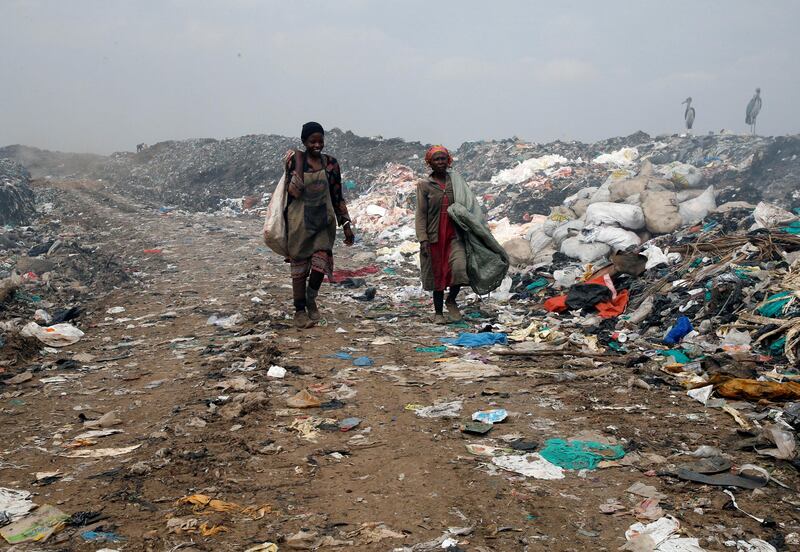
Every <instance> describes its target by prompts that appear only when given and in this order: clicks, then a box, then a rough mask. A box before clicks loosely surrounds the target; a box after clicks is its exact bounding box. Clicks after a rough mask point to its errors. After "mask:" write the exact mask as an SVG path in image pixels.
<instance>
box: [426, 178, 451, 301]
mask: <svg viewBox="0 0 800 552" xmlns="http://www.w3.org/2000/svg"><path fill="white" fill-rule="evenodd" d="M439 187H440V188H441V189H442V191H445V189H446V188H447V185H446V184H439ZM449 205H450V201H449V200H448V199H447V194H446V193H445V194H443V195H442V209H441V211H440V213H439V240H438V241H437V242H436V243H432V244H431V265H432V266H433V285H434V290H436V291H444V290H445V288H447V287H450V284H452V282H453V273H452V271H451V270H450V246H451V245H452V243H453V240H454V239H455V237H456V229H455V227H454V226H453V222H452V221H451V220H450V217H449V216H448V214H447V207H449Z"/></svg>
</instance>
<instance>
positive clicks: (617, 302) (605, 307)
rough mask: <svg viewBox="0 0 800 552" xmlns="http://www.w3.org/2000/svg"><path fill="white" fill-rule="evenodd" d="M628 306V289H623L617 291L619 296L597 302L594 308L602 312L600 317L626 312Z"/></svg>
mask: <svg viewBox="0 0 800 552" xmlns="http://www.w3.org/2000/svg"><path fill="white" fill-rule="evenodd" d="M627 306H628V290H627V289H623V290H622V291H620V292H619V293H617V297H616V298H615V299H612V300H611V301H606V302H604V303H597V304H596V305H595V306H594V308H596V309H597V312H598V313H599V314H600V318H614V317H615V316H619V315H620V314H622V313H623V312H625V308H626V307H627Z"/></svg>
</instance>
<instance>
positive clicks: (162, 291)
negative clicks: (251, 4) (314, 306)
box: [0, 186, 800, 551]
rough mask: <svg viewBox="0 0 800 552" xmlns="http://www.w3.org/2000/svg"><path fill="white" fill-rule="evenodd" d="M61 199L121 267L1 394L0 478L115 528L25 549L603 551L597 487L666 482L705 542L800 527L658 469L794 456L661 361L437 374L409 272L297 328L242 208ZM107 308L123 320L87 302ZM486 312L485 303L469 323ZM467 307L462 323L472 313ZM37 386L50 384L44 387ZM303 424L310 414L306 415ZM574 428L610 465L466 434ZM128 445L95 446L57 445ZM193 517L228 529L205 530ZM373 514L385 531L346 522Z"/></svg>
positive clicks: (620, 495) (777, 499)
mask: <svg viewBox="0 0 800 552" xmlns="http://www.w3.org/2000/svg"><path fill="white" fill-rule="evenodd" d="M69 193H70V194H72V196H73V197H74V199H75V202H76V205H79V206H80V207H79V209H78V208H76V212H75V213H74V214H73V215H71V216H70V217H67V220H69V222H71V223H72V224H78V225H80V227H81V228H82V229H83V231H84V236H83V237H84V239H85V240H86V241H91V242H93V243H94V245H96V246H97V247H99V248H100V250H102V251H104V252H107V253H113V254H115V255H116V256H117V257H118V258H120V259H121V260H122V262H123V264H124V265H125V266H126V267H127V268H128V269H129V271H130V273H131V274H132V276H133V277H134V280H135V283H132V284H130V285H128V286H125V287H123V288H120V289H118V290H117V291H114V292H113V293H111V294H109V295H107V296H105V297H104V298H103V299H102V300H101V301H99V302H97V303H96V304H92V305H86V307H87V310H88V312H87V314H86V318H85V319H84V320H85V321H86V320H88V321H89V324H88V325H87V324H86V323H85V322H84V326H83V329H84V330H85V332H86V336H85V337H84V338H83V340H82V341H81V342H80V343H78V344H76V345H74V346H72V347H69V348H68V349H66V350H61V351H60V352H58V353H55V354H53V353H47V354H45V355H44V356H43V357H39V358H37V359H34V361H33V362H32V364H31V366H32V367H34V368H36V367H37V366H45V369H43V370H40V371H36V372H34V376H35V377H34V379H33V380H31V381H29V382H27V383H24V384H22V385H20V386H18V387H16V388H15V389H13V390H12V389H8V388H6V389H3V388H0V397H2V402H0V416H1V418H0V419H2V434H3V440H2V441H3V443H2V446H1V447H0V486H5V487H11V488H15V489H26V490H30V491H32V492H35V493H36V496H35V497H34V501H35V502H36V503H38V504H52V505H56V506H58V507H59V508H60V509H62V510H63V511H65V512H67V513H70V514H72V513H74V512H78V511H97V512H102V513H103V515H104V516H107V517H106V519H105V520H103V521H101V522H99V525H98V526H96V527H95V528H96V529H97V530H103V531H114V532H116V533H117V534H119V535H121V536H122V537H124V538H125V541H124V542H120V543H103V544H100V543H87V542H85V539H84V538H83V537H82V536H81V535H80V533H81V532H82V531H84V530H86V528H82V529H80V530H76V529H73V528H69V529H68V530H66V531H62V532H61V533H58V534H56V535H55V536H54V537H52V538H51V539H50V540H48V542H47V543H46V544H44V545H39V546H37V547H35V548H29V549H31V550H32V549H39V550H41V549H46V550H97V549H100V548H103V547H106V548H111V549H117V550H125V551H139V550H152V551H166V550H178V549H180V550H205V551H220V550H226V551H227V550H236V551H243V550H246V549H247V548H249V547H251V546H254V545H256V544H259V543H263V542H267V541H271V542H276V543H279V546H280V549H281V550H284V549H292V548H299V547H302V546H303V541H302V539H296V540H294V541H292V542H290V543H286V542H284V539H285V538H287V537H289V536H291V535H297V534H298V533H299V532H301V531H306V532H308V533H314V534H315V535H314V536H311V537H309V538H308V542H316V543H317V544H319V543H321V544H322V545H323V546H325V545H327V546H331V545H335V544H337V543H338V544H339V545H340V546H343V547H344V548H345V549H354V550H391V549H393V548H395V547H402V546H409V547H410V546H412V545H414V544H416V543H422V542H425V541H430V540H432V539H437V538H439V537H442V536H443V535H444V534H445V533H446V532H447V531H448V528H470V530H466V529H464V530H461V531H457V532H460V533H463V534H462V535H460V536H455V537H454V538H455V539H457V540H459V541H460V543H461V544H460V546H461V548H462V549H464V550H555V551H558V550H616V549H618V548H619V547H620V546H622V545H623V544H624V543H625V537H624V533H625V530H626V529H627V528H628V527H629V526H630V525H631V524H632V523H634V522H635V521H636V519H635V518H634V517H633V515H631V514H629V513H623V514H622V515H618V516H612V515H605V514H602V513H601V512H600V505H601V504H603V503H605V502H607V501H609V500H611V499H616V500H618V501H619V502H620V503H621V504H622V505H623V506H624V507H625V508H626V509H632V508H633V507H634V506H635V505H636V504H637V503H638V502H639V501H641V497H638V498H637V497H634V496H633V495H631V494H629V493H627V492H626V489H628V488H629V487H630V486H631V485H632V484H634V483H636V482H643V483H645V484H647V485H653V486H655V487H656V488H657V489H658V490H659V491H660V492H662V493H664V494H665V495H666V498H665V499H663V500H661V504H660V506H661V508H663V510H664V512H665V513H666V514H671V515H674V516H676V517H677V518H678V519H679V520H680V521H681V527H682V529H681V532H682V533H683V536H690V537H698V538H700V539H701V544H702V545H703V546H704V547H705V548H706V549H708V550H715V549H716V550H721V549H724V546H723V544H722V543H723V541H726V540H730V539H734V540H735V539H737V538H741V539H749V538H753V537H759V538H763V539H773V540H774V539H778V540H780V539H782V538H783V537H785V536H786V535H788V534H791V533H793V532H794V533H796V532H798V529H800V524H799V523H798V520H800V516H798V513H797V512H798V509H797V504H798V497H797V494H796V493H794V492H791V491H787V490H784V489H782V488H780V487H778V486H775V485H769V486H767V487H765V488H763V489H760V490H757V491H737V500H738V504H739V506H740V507H741V508H743V509H744V510H746V511H748V512H751V513H753V514H755V515H758V516H762V517H770V518H772V519H774V520H775V521H777V522H778V523H779V525H778V526H777V527H762V526H760V525H759V524H758V523H757V522H755V521H753V520H752V519H750V518H748V517H746V516H744V515H743V514H741V513H739V512H737V511H735V510H732V509H730V508H726V507H725V505H726V504H727V497H726V496H725V495H724V494H723V493H722V492H721V490H719V489H715V488H712V487H707V486H700V485H697V484H693V483H684V482H679V481H678V480H676V479H664V478H660V477H657V476H656V472H657V471H659V470H661V469H664V466H665V465H666V464H667V463H669V462H673V463H674V462H675V461H677V460H676V459H675V458H671V457H672V456H673V455H674V454H676V453H678V452H679V451H682V450H683V451H686V450H694V449H695V448H697V447H698V446H701V445H711V446H717V447H719V448H721V449H722V450H723V451H725V452H727V453H730V454H731V455H732V456H733V457H734V463H735V464H743V463H750V462H752V463H757V464H759V465H763V466H765V467H768V468H769V469H770V471H773V468H775V467H776V466H777V468H776V469H774V473H773V475H774V477H776V478H778V479H779V480H781V481H783V482H785V483H787V484H789V485H790V486H792V487H793V488H794V487H796V485H797V477H796V473H795V472H794V470H793V468H791V467H790V466H788V465H786V464H776V463H774V462H772V461H769V460H768V459H765V458H764V457H763V456H757V455H756V454H755V453H753V452H746V451H739V450H736V445H737V443H738V442H739V441H740V440H741V437H740V436H739V435H737V431H736V430H737V426H736V424H735V422H734V421H733V419H732V418H730V417H728V416H726V415H725V414H723V413H721V412H720V411H718V410H711V409H706V408H704V407H703V406H702V405H701V404H699V403H697V402H694V401H692V400H691V399H689V398H688V397H686V395H685V392H684V391H683V390H682V389H681V388H680V387H674V386H672V385H671V384H670V382H668V381H666V380H665V379H664V378H662V377H660V376H659V375H658V374H655V373H650V372H646V371H643V372H640V373H637V374H636V375H637V377H642V378H644V379H645V380H646V381H648V382H649V383H650V384H651V385H652V388H651V389H650V390H645V389H640V388H638V387H633V388H629V387H628V385H627V382H628V379H629V377H630V376H631V375H634V371H633V370H634V369H631V368H626V367H624V366H618V365H615V366H614V371H613V373H612V374H611V375H608V376H604V377H600V378H594V379H585V380H581V379H578V380H573V381H563V382H559V381H558V379H557V378H556V377H554V376H553V375H552V374H548V373H545V372H547V371H548V370H551V371H552V372H554V373H557V372H559V371H562V370H563V369H564V368H565V366H564V362H563V361H562V360H561V359H558V358H544V359H541V358H540V359H527V360H519V359H516V360H514V359H512V358H511V357H497V358H489V354H488V353H487V352H486V351H485V350H477V351H478V352H475V351H472V352H468V351H459V352H456V353H457V354H458V355H460V356H461V357H466V356H470V357H474V358H483V359H485V360H487V361H488V362H490V363H491V364H494V365H496V366H497V367H498V369H497V374H496V375H494V376H491V377H487V378H485V379H483V380H480V379H478V380H476V379H475V378H474V377H473V378H469V377H467V378H466V379H455V378H452V377H441V369H440V366H441V365H440V363H438V362H436V361H437V360H439V359H437V356H436V354H432V353H420V352H415V348H416V347H430V346H435V345H439V337H442V336H445V335H448V336H454V335H456V332H457V330H455V329H452V328H448V329H446V330H445V331H444V332H443V331H442V329H441V328H439V327H436V326H433V325H432V324H429V323H428V321H427V320H428V318H427V316H428V312H427V310H428V306H427V305H426V304H419V303H415V302H413V301H410V302H407V303H406V304H405V305H403V306H402V307H398V306H396V305H394V304H393V303H392V302H391V301H389V300H388V298H389V297H390V296H391V294H392V292H393V290H396V289H397V288H398V286H401V285H413V284H414V281H413V274H406V275H400V276H398V275H392V274H384V273H379V274H376V275H371V276H366V279H367V280H368V282H369V284H370V285H375V286H376V287H377V288H378V296H377V298H376V299H375V301H373V302H361V301H357V300H355V299H354V298H355V297H356V296H357V295H360V294H361V293H363V288H361V289H346V288H344V287H342V286H332V285H329V284H325V286H324V287H323V291H322V293H321V304H322V306H323V314H324V317H325V324H324V325H321V326H319V327H316V328H314V329H311V330H307V331H302V332H300V331H298V330H295V329H294V328H293V327H291V324H290V320H288V319H287V318H286V316H285V314H286V312H287V310H288V306H289V304H290V292H291V290H290V288H289V285H288V284H289V279H288V275H287V272H288V270H287V267H286V265H284V264H283V263H282V262H281V260H280V259H278V258H277V257H276V256H275V255H273V254H271V253H269V254H268V253H266V252H265V251H264V249H263V247H262V246H261V243H260V242H259V239H258V234H259V228H260V221H258V220H255V219H227V218H214V217H209V216H206V215H194V216H188V215H180V214H174V215H169V216H164V215H159V214H158V213H156V212H153V211H152V210H149V209H145V208H143V207H142V206H139V205H136V204H134V203H131V202H130V201H128V200H126V199H124V198H121V197H119V196H115V195H113V194H111V193H110V192H108V191H106V190H104V189H103V188H102V187H92V186H82V187H76V188H72V189H70V191H69ZM54 216H55V215H54ZM145 250H160V251H159V252H151V253H145ZM368 257H369V254H368V249H366V248H358V247H357V248H354V249H352V250H344V249H343V248H342V249H341V250H338V251H337V263H338V266H337V268H342V267H349V268H357V267H359V266H362V265H363V264H365V261H366V260H367V259H368ZM400 272H401V274H402V270H401V271H400ZM113 307H124V308H125V311H124V312H121V313H116V314H107V312H106V311H107V309H111V308H113ZM502 308H503V307H502V306H498V305H496V304H491V303H489V304H484V305H482V306H481V310H482V311H483V312H484V313H485V314H487V316H488V318H491V316H493V315H495V314H497V312H499V310H502ZM465 312H477V308H475V307H466V308H465ZM236 313H239V314H241V318H242V320H241V322H240V323H238V324H236V325H235V326H233V327H231V328H227V329H226V328H222V327H217V326H213V325H209V324H208V323H207V322H208V319H209V317H210V316H213V315H216V316H222V317H225V316H229V315H233V314H236ZM475 320H476V321H475V323H474V324H473V327H474V328H480V327H481V326H482V325H483V324H484V323H486V322H487V321H488V320H480V319H475ZM469 331H474V330H472V329H471V330H469ZM337 352H348V353H349V354H351V355H352V356H353V357H361V356H368V357H370V358H371V359H372V360H373V362H374V364H373V365H372V366H370V367H355V366H353V361H352V360H343V359H339V358H331V357H332V355H334V354H335V353H337ZM79 353H88V354H90V355H93V356H94V358H93V359H92V360H86V358H88V357H81V358H84V360H83V361H82V362H81V363H80V366H79V367H77V368H76V367H71V368H66V369H63V368H60V367H59V366H58V365H56V364H54V363H53V361H54V360H56V359H68V358H72V357H73V356H74V355H76V354H79ZM456 353H451V352H448V353H447V354H448V355H450V354H456ZM273 364H274V365H279V366H281V367H284V368H286V369H287V371H288V373H287V374H286V377H285V378H283V379H276V378H270V377H268V376H267V370H268V369H269V367H270V366H271V365H273ZM572 369H573V370H575V371H580V370H581V369H585V366H584V367H580V366H578V367H573V368H572ZM662 375H663V374H662ZM54 376H63V378H62V379H63V381H61V382H53V381H54V380H46V381H49V382H50V383H42V382H41V381H40V380H41V379H42V378H52V377H54ZM302 389H308V390H310V391H311V393H312V394H314V395H315V396H317V397H319V398H321V400H322V401H324V402H326V404H324V405H323V406H324V408H311V409H307V410H296V409H289V408H288V407H287V405H286V400H287V398H289V397H291V396H292V395H294V394H295V393H297V392H298V391H300V390H302ZM237 397H238V398H237ZM336 397H339V398H338V399H337V398H336ZM456 400H458V401H463V409H462V411H461V416H460V418H459V419H442V418H433V419H432V418H422V417H419V416H417V415H415V413H414V411H413V408H415V407H414V406H413V405H425V406H427V405H432V404H434V403H439V402H445V401H456ZM493 406H499V407H502V408H505V409H507V410H508V411H509V413H510V416H509V419H508V420H507V421H505V422H504V423H503V424H502V425H497V426H495V428H493V429H492V431H491V433H489V435H488V436H487V437H480V436H469V435H465V434H463V433H462V432H461V431H460V430H459V424H460V423H461V422H463V421H464V420H467V419H468V418H469V415H470V414H471V413H472V412H474V411H476V410H480V409H485V408H490V407H493ZM109 412H114V413H115V415H116V416H117V417H118V418H119V419H120V420H121V423H120V424H118V425H114V426H112V427H111V428H110V429H119V430H121V432H120V433H116V434H113V435H109V436H105V437H99V438H96V441H97V444H95V445H93V446H83V447H79V448H75V449H71V448H67V445H69V444H70V443H73V442H74V438H75V436H76V435H78V434H80V433H81V432H83V431H85V428H84V427H83V423H82V417H83V416H85V417H86V418H88V419H96V418H99V417H100V416H101V415H103V414H106V413H109ZM349 417H357V418H360V420H361V421H360V425H358V426H357V427H356V428H354V429H351V430H350V431H347V432H343V431H339V430H338V428H337V427H335V425H334V424H336V423H337V422H338V421H341V420H343V419H346V418H349ZM320 423H323V424H325V423H327V426H325V425H323V429H317V428H316V426H318V425H319V424H320ZM326 427H327V429H329V430H326V429H325V428H326ZM330 429H332V431H331V430H330ZM582 431H583V432H592V433H594V434H595V435H596V434H601V435H602V436H603V437H604V438H608V439H611V440H613V441H615V442H618V443H619V444H621V445H623V446H624V447H625V449H626V451H628V455H627V456H626V458H628V459H629V460H630V461H629V462H623V463H624V464H627V465H624V466H618V467H610V468H607V469H600V470H596V471H581V472H576V471H568V472H566V477H565V478H564V479H559V480H540V479H535V478H526V477H523V476H520V475H517V474H515V473H511V472H506V471H503V470H501V469H499V468H497V467H496V466H494V465H493V464H492V463H491V461H490V460H491V459H490V458H487V457H482V456H475V455H472V454H470V453H469V452H468V451H467V449H466V446H465V445H467V444H470V443H485V444H493V445H495V446H508V443H507V442H504V441H503V439H502V437H503V436H513V435H516V436H517V437H522V438H524V439H525V440H526V441H530V442H535V443H537V444H538V445H539V447H540V446H541V445H542V443H543V442H544V441H545V440H547V439H549V438H557V437H562V438H569V437H575V436H576V435H579V434H580V432H582ZM134 445H138V448H136V449H135V450H133V451H132V452H129V453H127V454H123V455H120V456H115V457H107V458H97V459H91V458H90V459H86V458H67V457H65V456H63V455H64V454H65V453H69V452H70V451H90V450H95V449H98V448H112V447H129V446H134ZM661 459H664V461H665V462H666V463H660V462H661ZM685 460H686V457H682V458H681V459H680V461H685ZM56 470H58V471H59V472H60V476H61V477H60V479H56V480H55V481H54V482H52V483H50V484H46V485H36V484H34V483H35V477H34V474H35V473H36V472H47V471H56ZM193 494H203V495H207V496H210V497H212V498H215V499H219V500H222V501H227V502H232V503H236V504H238V505H240V506H241V507H254V509H253V510H250V511H244V512H242V511H230V512H213V513H208V511H207V510H208V508H206V510H205V511H202V512H193V510H192V507H191V506H190V505H176V502H177V501H178V500H179V499H181V498H182V497H185V496H189V495H193ZM262 507H265V508H262ZM259 509H260V511H258V510H259ZM172 518H181V519H180V520H179V521H170V519H172ZM192 519H194V520H197V521H192ZM203 522H206V526H205V527H206V529H209V528H214V527H218V526H222V527H224V528H225V530H224V531H221V530H219V529H218V531H221V532H218V533H217V534H214V535H212V536H202V535H201V534H199V533H198V532H197V531H198V529H197V525H199V524H202V523H203ZM374 522H380V523H382V524H384V525H378V526H374V525H364V524H371V523H374ZM181 525H183V527H184V528H188V529H189V531H190V532H185V531H184V532H181V531H180V529H179V527H180V526H181ZM212 532H213V530H212ZM401 537H402V538H401ZM320 539H322V540H320ZM437 548H438V549H441V546H437V547H436V548H430V549H437ZM18 549H23V548H18ZM420 549H428V548H420Z"/></svg>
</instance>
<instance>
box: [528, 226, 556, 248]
mask: <svg viewBox="0 0 800 552" xmlns="http://www.w3.org/2000/svg"><path fill="white" fill-rule="evenodd" d="M528 243H529V246H530V249H531V253H533V254H534V255H535V254H536V253H539V252H540V251H542V250H544V249H545V248H547V247H549V246H550V245H552V243H553V238H552V237H550V236H548V235H547V234H546V233H545V231H544V228H540V229H539V230H534V231H533V233H531V237H530V240H529V242H528Z"/></svg>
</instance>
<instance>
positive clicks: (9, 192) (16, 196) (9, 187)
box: [0, 159, 36, 226]
mask: <svg viewBox="0 0 800 552" xmlns="http://www.w3.org/2000/svg"><path fill="white" fill-rule="evenodd" d="M30 180H31V175H30V174H29V173H28V171H27V170H25V167H23V166H22V165H20V164H19V163H16V162H14V161H11V160H10V159H0V226H5V225H7V224H10V225H16V224H25V223H26V222H28V220H29V219H30V218H31V216H32V215H33V214H34V212H35V211H36V209H35V205H34V197H33V190H31V187H30Z"/></svg>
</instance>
